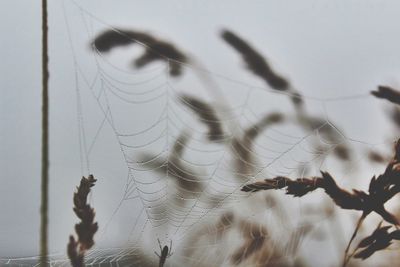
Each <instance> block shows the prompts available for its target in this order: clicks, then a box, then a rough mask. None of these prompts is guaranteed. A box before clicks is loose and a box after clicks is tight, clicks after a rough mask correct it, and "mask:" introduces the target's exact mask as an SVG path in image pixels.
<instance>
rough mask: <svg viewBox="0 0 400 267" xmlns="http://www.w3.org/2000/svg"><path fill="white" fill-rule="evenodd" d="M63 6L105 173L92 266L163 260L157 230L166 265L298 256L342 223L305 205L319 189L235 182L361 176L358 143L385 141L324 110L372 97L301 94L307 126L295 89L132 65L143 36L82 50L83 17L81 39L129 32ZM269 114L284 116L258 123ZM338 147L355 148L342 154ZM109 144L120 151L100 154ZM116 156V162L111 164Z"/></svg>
mask: <svg viewBox="0 0 400 267" xmlns="http://www.w3.org/2000/svg"><path fill="white" fill-rule="evenodd" d="M68 9H73V10H74V14H75V15H76V14H78V16H76V17H77V18H79V19H78V21H79V22H76V21H75V22H72V21H71V19H70V18H69V17H70V16H69V14H68V11H67V8H65V7H64V12H65V21H66V25H67V28H68V36H69V38H70V45H71V53H72V55H73V71H74V74H75V90H76V105H77V124H78V128H79V150H80V153H79V156H80V162H81V173H82V175H85V176H86V175H88V174H90V173H93V174H94V175H95V176H96V177H97V178H98V185H97V186H96V187H95V188H94V195H93V196H92V197H93V198H96V203H93V206H94V207H95V209H96V211H97V214H98V215H100V213H101V212H103V214H106V216H105V215H103V216H102V217H100V218H99V217H98V221H99V224H100V230H99V232H98V233H97V234H96V236H95V239H96V243H97V245H96V247H95V248H94V249H92V250H91V251H90V252H89V253H88V254H87V255H86V264H87V265H88V266H156V265H157V264H158V258H157V256H155V255H154V253H153V252H154V251H156V252H157V253H160V251H159V250H160V248H159V245H158V241H157V240H158V239H159V240H160V242H161V244H162V245H168V246H169V248H171V247H170V245H169V244H170V242H172V252H173V255H172V256H171V257H169V258H168V259H167V263H166V266H232V265H237V266H249V265H251V266H265V262H271V263H274V262H276V263H282V264H284V263H290V264H296V260H297V259H298V257H297V256H298V255H302V252H301V249H302V248H301V243H302V242H303V241H304V240H305V236H306V234H308V233H313V235H311V236H314V238H316V239H318V234H319V235H320V236H323V234H321V233H323V232H324V230H326V229H327V228H332V227H336V228H340V227H341V223H342V222H341V221H340V219H337V218H336V217H335V214H334V211H332V210H333V208H332V207H331V206H329V201H328V200H327V201H325V200H324V201H323V203H322V204H321V205H319V206H320V208H315V209H316V210H311V211H310V210H308V211H307V210H306V208H305V207H308V205H307V203H315V201H316V199H317V202H318V201H320V200H318V199H319V198H321V195H319V196H316V197H315V198H314V197H310V198H308V199H306V200H291V204H289V206H288V204H286V203H284V201H283V199H284V198H282V194H279V192H272V193H270V192H268V194H257V195H251V196H250V195H249V194H247V193H243V192H241V191H240V189H241V187H242V186H243V185H245V184H247V183H248V182H251V181H256V180H260V179H263V178H265V177H275V176H288V177H303V176H307V175H318V172H319V170H321V169H326V166H329V169H339V170H340V169H342V170H344V169H345V170H346V171H345V172H342V174H343V173H346V174H347V175H348V174H350V173H354V172H355V171H359V172H361V175H363V174H364V173H363V172H362V171H360V170H359V169H358V168H357V166H359V164H361V162H363V161H365V159H366V156H365V154H363V153H361V154H357V153H356V152H355V151H357V150H362V149H366V148H375V147H379V146H381V147H385V146H386V145H387V144H388V143H389V142H385V143H380V144H371V143H368V142H363V141H360V140H356V139H352V138H349V137H347V135H346V132H345V131H342V130H340V129H339V128H338V127H337V126H336V123H335V122H334V121H332V120H331V119H330V118H329V116H328V109H329V107H331V106H335V105H343V103H344V102H346V103H351V102H353V101H364V100H365V99H366V97H367V96H368V94H362V95H353V96H347V97H338V98H326V99H321V98H317V97H313V96H302V98H303V100H304V102H305V105H306V106H307V108H308V115H309V119H310V121H311V119H313V120H314V121H315V122H317V123H313V124H307V125H306V126H305V124H304V121H302V120H301V119H299V117H298V116H297V115H298V114H297V113H296V109H295V108H294V107H293V105H292V103H291V102H290V97H292V96H294V94H292V93H286V92H280V91H277V90H274V89H270V88H267V87H265V86H259V85H252V84H249V83H248V82H244V81H241V80H239V79H234V78H231V77H226V76H224V75H220V74H218V73H214V72H211V71H209V70H207V69H205V68H202V67H200V66H199V65H198V64H197V65H196V64H194V63H193V64H192V63H185V62H177V61H176V60H172V59H170V58H164V59H165V60H164V62H157V63H154V64H150V65H149V66H148V67H147V66H146V67H144V68H140V69H135V70H132V68H129V67H128V68H127V67H126V63H127V62H126V61H127V55H128V57H129V58H128V60H131V59H132V58H134V57H135V55H136V54H140V52H141V51H142V50H143V49H145V48H147V47H146V44H143V43H141V42H139V41H137V40H133V41H135V47H131V48H128V49H119V50H118V51H115V52H112V53H110V54H104V53H102V52H100V51H98V50H96V49H93V48H95V47H92V50H91V51H89V52H88V51H87V49H86V50H84V49H82V47H83V45H82V43H81V40H82V38H80V37H77V36H75V32H76V31H75V28H76V27H77V25H80V26H81V27H82V29H84V30H83V32H84V34H85V36H86V37H84V38H83V40H84V42H85V44H84V45H86V47H85V48H87V44H88V43H90V41H91V40H93V39H94V38H95V36H96V35H97V34H98V33H99V32H100V31H102V30H104V29H107V30H113V31H115V32H117V33H120V34H123V33H121V32H120V31H119V30H118V29H116V28H113V27H112V26H111V25H108V24H107V23H105V22H103V21H102V20H101V19H99V18H97V17H96V16H95V15H93V14H92V13H90V12H89V11H87V10H85V9H83V8H82V7H81V6H79V5H78V4H77V3H75V2H73V1H71V2H68ZM78 32H79V33H80V34H82V30H80V31H78ZM121 62H124V64H121ZM128 64H129V62H128ZM171 64H179V66H180V67H181V68H182V70H183V74H182V76H181V77H173V76H171V74H170V73H171ZM210 87H212V88H211V89H210ZM213 90H215V91H213ZM188 96H190V97H193V98H195V99H199V100H201V101H203V102H205V103H207V104H209V105H211V106H212V107H213V108H214V109H215V110H216V112H217V114H218V115H219V120H218V122H219V123H221V125H222V126H223V129H224V132H226V134H224V135H223V136H220V138H219V139H218V141H217V142H214V141H211V140H210V135H209V133H208V131H207V126H206V125H207V124H208V123H210V121H209V120H207V119H204V118H202V117H201V116H200V117H199V116H198V114H196V109H198V107H197V106H196V105H194V104H193V102H191V101H189V100H188ZM365 101H368V100H365ZM337 103H339V104H337ZM272 114H275V115H276V114H279V115H281V116H282V117H283V118H284V119H283V120H282V121H281V120H278V121H277V122H275V121H273V120H272V121H270V122H269V123H261V124H260V122H263V121H265V120H266V119H267V118H269V117H268V116H271V115H272ZM310 114H316V115H310ZM321 114H323V115H322V116H321ZM267 121H268V120H267ZM211 122H213V121H211ZM214 122H215V121H214ZM249 132H253V133H254V132H255V137H252V136H249ZM110 137H111V138H110ZM340 147H341V148H343V147H345V148H346V149H348V151H350V152H351V153H350V154H351V155H346V156H343V155H342V156H341V155H340V154H335V151H337V150H336V149H337V148H340ZM108 150H110V151H114V152H112V154H113V155H116V153H115V151H117V152H118V153H119V157H118V158H116V159H115V158H113V159H111V158H107V157H106V158H104V154H105V153H107V151H108ZM109 163H110V165H114V164H115V166H117V168H118V171H116V172H115V173H112V171H106V170H105V169H107V168H108V167H109V166H108V164H109ZM350 166H352V167H350ZM121 167H122V168H121ZM117 168H114V167H113V168H112V169H113V170H115V169H117ZM352 169H354V170H352ZM368 171H369V169H368V170H365V173H370V172H368ZM98 173H99V174H98ZM338 173H341V172H340V171H338ZM361 175H360V176H361ZM339 182H341V181H340V180H339ZM346 182H348V181H346ZM352 182H353V181H352ZM102 183H104V184H105V186H107V185H108V186H115V187H118V188H119V190H120V192H121V194H119V197H118V199H117V200H116V198H115V196H113V199H112V201H111V202H112V204H113V205H112V206H113V207H112V208H109V207H108V208H104V209H103V208H102V207H101V205H100V206H97V205H96V204H100V203H103V202H106V200H100V198H102V197H101V196H100V195H98V194H100V193H99V192H97V187H101V184H102ZM103 191H105V189H103ZM92 201H93V200H92ZM93 202H94V201H93ZM325 202H326V203H325ZM253 203H257V205H254V204H253ZM293 203H295V204H293ZM327 203H328V204H327ZM314 206H315V205H314ZM321 207H322V208H321ZM313 213H315V214H317V213H318V214H319V216H316V215H315V214H314V215H313ZM310 214H311V215H310ZM321 214H323V216H322V218H321ZM106 217H107V218H106ZM102 219H105V220H102ZM272 229H274V230H273V231H272ZM284 233H286V235H285V237H284V238H282V235H283V234H284ZM287 233H290V234H287ZM115 236H118V238H115ZM321 238H322V237H321ZM327 238H328V239H329V240H331V239H332V237H327ZM110 244H112V245H110ZM266 251H267V252H266ZM51 256H52V257H51V258H52V261H51V265H52V266H69V260H68V259H67V258H66V257H65V255H64V254H63V253H60V254H55V255H51ZM36 261H37V257H27V258H18V259H17V258H15V259H2V260H1V264H4V265H6V266H33V265H35V264H36Z"/></svg>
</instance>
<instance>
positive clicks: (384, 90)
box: [371, 85, 400, 105]
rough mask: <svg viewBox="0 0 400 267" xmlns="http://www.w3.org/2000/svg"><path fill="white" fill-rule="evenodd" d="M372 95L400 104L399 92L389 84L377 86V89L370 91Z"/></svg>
mask: <svg viewBox="0 0 400 267" xmlns="http://www.w3.org/2000/svg"><path fill="white" fill-rule="evenodd" d="M371 94H372V95H374V96H376V97H378V98H383V99H386V100H388V101H390V102H392V103H394V104H397V105H400V92H399V91H398V90H395V89H393V88H391V87H389V86H382V85H380V86H378V90H377V91H372V92H371Z"/></svg>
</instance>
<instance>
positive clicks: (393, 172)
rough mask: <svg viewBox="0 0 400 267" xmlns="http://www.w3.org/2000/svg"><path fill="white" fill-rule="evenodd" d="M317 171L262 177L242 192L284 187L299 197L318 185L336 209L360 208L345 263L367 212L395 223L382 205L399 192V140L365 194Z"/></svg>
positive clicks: (397, 222)
mask: <svg viewBox="0 0 400 267" xmlns="http://www.w3.org/2000/svg"><path fill="white" fill-rule="evenodd" d="M321 174H322V177H310V178H298V179H296V180H292V179H290V178H287V177H282V176H280V177H276V178H273V179H265V180H264V181H260V182H255V183H252V184H248V185H245V186H244V187H243V188H242V191H245V192H257V191H260V190H271V189H283V188H286V194H289V195H293V196H295V197H301V196H304V195H306V194H307V193H309V192H312V191H314V190H316V189H318V188H322V189H324V191H325V193H326V194H327V195H328V196H329V197H330V198H331V199H332V200H333V201H334V202H335V203H336V205H337V206H339V207H340V208H342V209H353V210H359V211H362V215H361V217H360V219H359V221H358V223H357V226H356V229H355V231H354V233H353V235H352V237H351V239H350V242H349V244H348V246H347V248H346V251H345V260H344V264H343V265H346V264H347V261H348V260H349V258H348V256H347V253H348V250H349V248H350V245H351V242H352V241H353V239H354V238H355V236H356V234H357V231H358V229H359V228H360V226H361V224H362V222H363V221H364V219H365V218H366V217H367V216H368V215H369V214H370V213H371V212H375V213H377V214H379V215H380V216H381V217H382V218H383V219H384V220H386V221H387V222H388V223H390V224H393V225H395V226H398V225H399V220H398V219H397V218H396V217H395V216H394V215H393V214H391V213H390V212H388V211H387V210H386V209H385V207H384V204H385V203H386V202H387V201H388V200H390V199H391V198H392V197H394V196H395V195H396V194H397V193H399V192H400V139H399V140H398V141H397V143H396V145H395V155H394V157H393V159H392V160H391V161H390V163H389V164H388V166H387V167H386V170H385V172H384V173H383V174H381V175H379V176H378V177H375V176H373V177H372V179H371V181H370V184H369V190H368V193H366V192H364V191H360V190H355V189H353V192H349V191H346V190H344V189H342V188H340V187H339V186H338V185H337V184H336V182H335V180H334V179H333V177H332V176H331V175H330V174H329V173H327V172H321Z"/></svg>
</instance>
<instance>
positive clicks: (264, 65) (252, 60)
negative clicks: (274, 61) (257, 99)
mask: <svg viewBox="0 0 400 267" xmlns="http://www.w3.org/2000/svg"><path fill="white" fill-rule="evenodd" d="M221 36H222V38H223V39H224V40H225V41H226V42H227V43H228V44H230V45H231V46H232V47H233V48H234V49H235V50H236V51H237V52H239V53H240V54H241V56H242V58H243V60H244V61H245V62H246V64H247V68H248V69H249V70H250V71H251V72H253V73H254V74H255V75H257V76H258V77H260V78H262V79H263V80H264V81H265V82H266V83H267V84H268V85H269V86H271V87H272V88H273V89H275V90H280V91H287V90H289V87H290V84H289V81H288V80H286V79H285V78H283V77H282V76H280V75H279V74H277V73H275V72H274V71H273V70H272V68H271V67H270V65H269V64H268V62H267V60H266V59H265V58H264V57H263V56H262V55H261V54H260V53H258V52H257V51H256V50H255V49H254V48H253V47H251V46H250V45H249V44H248V43H247V42H246V41H245V40H243V39H242V38H240V37H239V36H237V35H236V34H234V33H233V32H231V31H229V30H223V31H222V34H221Z"/></svg>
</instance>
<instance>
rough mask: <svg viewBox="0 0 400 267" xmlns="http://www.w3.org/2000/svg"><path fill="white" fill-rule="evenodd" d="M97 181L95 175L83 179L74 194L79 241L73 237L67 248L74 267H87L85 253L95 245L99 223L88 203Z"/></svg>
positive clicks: (70, 238) (76, 228)
mask: <svg viewBox="0 0 400 267" xmlns="http://www.w3.org/2000/svg"><path fill="white" fill-rule="evenodd" d="M96 181H97V180H96V179H95V178H94V177H93V175H89V177H88V178H86V177H82V179H81V182H80V185H79V187H77V191H76V192H75V193H74V198H73V201H74V212H75V214H76V216H77V217H78V218H79V219H80V222H79V223H78V224H75V232H76V234H77V237H78V239H77V240H76V239H75V237H74V236H73V235H71V236H70V237H69V243H68V246H67V254H68V257H69V259H70V261H71V265H72V266H73V267H83V266H85V263H84V257H85V252H86V251H87V250H89V249H90V248H91V247H92V246H93V245H94V240H93V237H94V234H95V233H96V232H97V230H98V225H97V222H94V217H95V211H94V209H93V208H92V207H91V206H90V205H89V204H88V203H87V196H88V194H89V193H90V188H91V187H93V186H94V185H95V182H96Z"/></svg>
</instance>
